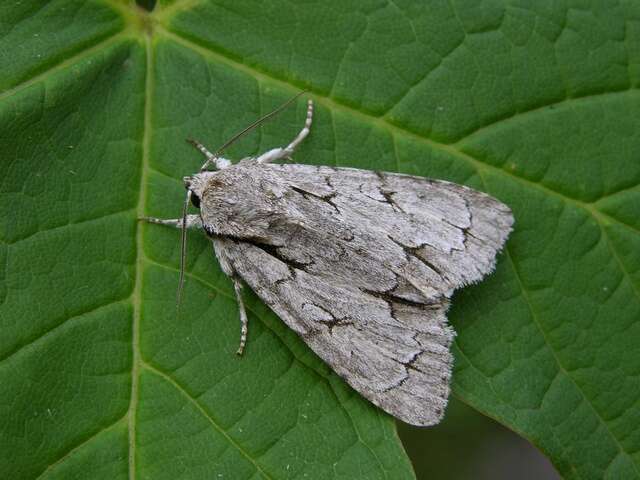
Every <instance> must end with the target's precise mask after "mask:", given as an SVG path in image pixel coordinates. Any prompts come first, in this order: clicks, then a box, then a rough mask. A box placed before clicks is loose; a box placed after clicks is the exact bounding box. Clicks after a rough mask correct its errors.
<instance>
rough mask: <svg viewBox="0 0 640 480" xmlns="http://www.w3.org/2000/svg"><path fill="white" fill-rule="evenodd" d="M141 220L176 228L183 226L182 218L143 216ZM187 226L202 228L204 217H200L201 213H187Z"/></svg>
mask: <svg viewBox="0 0 640 480" xmlns="http://www.w3.org/2000/svg"><path fill="white" fill-rule="evenodd" d="M139 220H143V221H145V222H149V223H158V224H160V225H168V226H170V227H175V228H182V219H181V218H156V217H141V218H139ZM187 228H202V219H201V218H200V215H198V214H194V215H187Z"/></svg>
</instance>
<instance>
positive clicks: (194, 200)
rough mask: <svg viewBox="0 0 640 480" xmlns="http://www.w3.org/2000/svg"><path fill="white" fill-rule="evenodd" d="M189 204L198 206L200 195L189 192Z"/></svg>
mask: <svg viewBox="0 0 640 480" xmlns="http://www.w3.org/2000/svg"><path fill="white" fill-rule="evenodd" d="M191 205H193V206H194V207H196V208H200V197H199V196H197V195H196V194H195V193H193V192H191Z"/></svg>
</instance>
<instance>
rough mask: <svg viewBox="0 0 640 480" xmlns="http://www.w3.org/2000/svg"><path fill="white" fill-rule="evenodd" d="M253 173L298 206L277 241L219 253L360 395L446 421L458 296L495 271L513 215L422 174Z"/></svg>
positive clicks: (412, 419)
mask: <svg viewBox="0 0 640 480" xmlns="http://www.w3.org/2000/svg"><path fill="white" fill-rule="evenodd" d="M247 168H251V169H253V171H252V172H251V175H253V176H254V177H255V178H256V179H257V181H258V182H260V179H261V176H263V177H265V178H270V179H274V178H277V179H279V180H278V181H279V182H281V186H282V188H283V190H284V192H285V193H284V195H283V196H282V198H281V200H280V201H281V202H282V203H283V204H284V206H285V207H286V208H285V210H286V212H288V213H287V214H286V215H285V216H284V217H283V219H282V222H280V223H277V224H275V225H274V226H273V228H271V229H270V230H269V232H270V233H269V236H268V237H267V238H260V239H239V238H219V239H216V240H215V243H216V251H217V253H218V255H219V257H222V258H224V261H225V262H228V263H229V264H230V265H232V266H233V269H234V270H235V272H237V274H238V275H240V276H241V277H242V279H243V280H244V281H245V282H246V283H247V284H248V285H249V286H250V287H251V288H252V289H253V290H254V291H255V292H256V293H257V294H258V296H259V297H260V298H261V299H262V300H263V301H264V302H265V303H266V304H267V305H269V306H270V307H271V309H272V310H273V311H274V312H275V313H276V314H277V315H278V316H280V318H281V319H282V320H283V321H284V322H285V323H286V324H287V325H288V326H289V327H290V328H292V329H293V330H294V331H295V332H297V333H298V334H299V335H300V336H301V338H302V339H303V340H304V341H305V342H306V343H307V345H309V346H310V347H311V349H312V350H313V351H314V352H315V353H316V354H317V355H318V356H319V357H320V358H322V359H323V360H324V361H325V362H326V363H328V364H329V365H330V366H331V368H332V369H333V370H334V371H335V372H336V373H338V374H339V375H340V376H342V377H343V378H344V379H345V380H346V381H347V382H348V383H349V384H350V385H351V386H352V387H353V388H354V389H355V390H357V391H358V392H360V393H361V394H362V395H363V396H365V397H366V398H367V399H369V400H370V401H371V402H373V403H374V404H376V405H378V406H379V407H381V408H382V409H384V410H385V411H387V412H389V413H391V414H392V415H394V416H396V417H398V418H400V419H401V420H403V421H405V422H407V423H411V424H414V425H422V426H426V425H433V424H436V423H438V422H439V421H440V420H441V418H442V416H443V415H444V409H445V407H446V403H447V398H448V396H449V381H450V376H451V367H452V362H453V359H452V355H451V352H450V345H451V342H452V340H453V337H454V332H453V330H452V329H451V327H449V326H448V324H447V319H446V311H447V309H448V307H449V298H450V296H451V294H452V293H453V291H454V290H455V289H456V288H458V287H460V286H463V285H466V284H468V283H472V282H476V281H478V280H480V279H481V278H482V277H483V276H484V275H486V274H487V273H489V272H490V271H491V270H492V269H493V268H494V264H495V256H496V254H497V252H498V251H499V250H500V248H501V247H502V246H503V244H504V242H505V240H506V238H507V236H508V234H509V232H510V231H511V226H512V224H513V217H512V215H511V212H510V210H509V209H508V208H507V207H506V206H505V205H503V204H502V203H500V202H499V201H497V200H495V199H493V198H492V197H490V196H488V195H486V194H484V193H481V192H477V191H475V190H472V189H470V188H467V187H464V186H460V185H456V184H453V183H449V182H445V181H439V180H430V179H426V178H422V177H413V176H409V175H402V174H393V173H378V172H372V171H366V170H357V169H349V168H332V167H318V166H307V165H288V164H285V165H277V164H269V165H261V166H259V167H257V166H256V167H251V166H250V167H247ZM292 212H295V214H294V213H292ZM293 217H296V218H299V219H300V222H299V223H296V222H295V219H293ZM292 219H293V220H292ZM203 223H204V224H205V226H206V218H204V217H203ZM222 258H221V260H222Z"/></svg>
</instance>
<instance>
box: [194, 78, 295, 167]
mask: <svg viewBox="0 0 640 480" xmlns="http://www.w3.org/2000/svg"><path fill="white" fill-rule="evenodd" d="M303 93H307V91H306V90H303V91H301V92H299V93H296V94H295V95H294V96H293V97H291V98H290V99H289V100H287V101H286V102H284V103H283V104H282V105H280V106H279V107H278V108H276V109H275V110H272V111H271V112H269V113H267V114H266V115H263V116H262V117H260V118H259V119H257V120H256V121H255V122H253V123H252V124H251V125H249V126H248V127H246V128H244V129H243V130H241V131H240V132H238V133H236V134H235V135H234V136H233V137H231V139H230V140H227V141H226V142H225V144H224V145H222V146H221V147H220V148H219V149H218V150H217V151H216V153H214V154H213V157H212V158H211V159H207V161H206V162H204V164H203V165H202V167H201V168H200V171H201V172H202V171H204V170H205V169H206V168H207V166H208V165H209V163H211V161H212V160H215V159H216V158H218V157H219V156H220V154H221V153H222V152H223V151H224V150H225V149H226V148H227V147H228V146H229V145H231V144H232V143H234V142H235V141H236V140H238V139H239V138H240V137H242V136H243V135H244V134H245V133H248V132H250V131H251V130H253V129H254V128H256V127H257V126H258V125H260V124H261V123H263V122H265V121H267V120H269V119H270V118H271V117H273V116H274V115H276V114H278V113H280V112H281V111H282V110H284V109H285V108H287V107H288V106H289V105H290V104H291V103H293V102H294V101H295V100H296V99H297V98H298V97H299V96H300V95H302V94H303Z"/></svg>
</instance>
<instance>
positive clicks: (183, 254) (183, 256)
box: [176, 190, 191, 309]
mask: <svg viewBox="0 0 640 480" xmlns="http://www.w3.org/2000/svg"><path fill="white" fill-rule="evenodd" d="M190 201H191V190H187V197H186V199H185V201H184V207H183V208H182V232H181V234H180V279H179V280H178V294H177V296H176V308H177V309H180V301H181V300H182V289H183V287H184V265H185V262H186V260H187V209H188V208H189V202H190Z"/></svg>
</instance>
